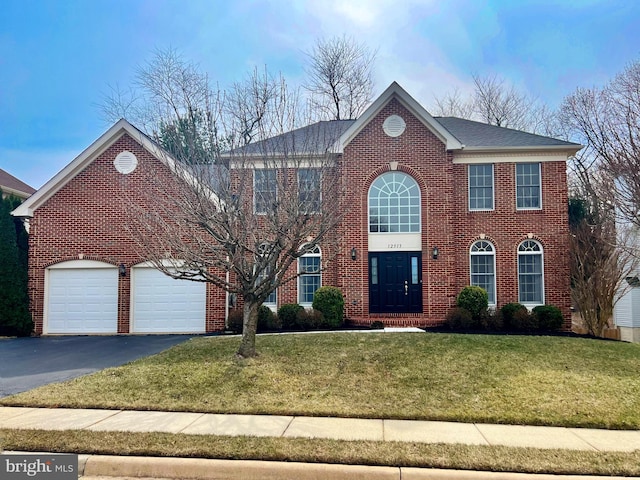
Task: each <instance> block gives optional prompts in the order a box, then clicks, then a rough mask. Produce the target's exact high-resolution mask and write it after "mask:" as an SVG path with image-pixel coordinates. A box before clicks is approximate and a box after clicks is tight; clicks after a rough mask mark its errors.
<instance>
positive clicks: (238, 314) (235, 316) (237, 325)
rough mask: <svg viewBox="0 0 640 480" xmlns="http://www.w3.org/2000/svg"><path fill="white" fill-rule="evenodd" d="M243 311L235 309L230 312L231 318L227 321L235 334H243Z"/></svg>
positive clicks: (228, 326)
mask: <svg viewBox="0 0 640 480" xmlns="http://www.w3.org/2000/svg"><path fill="white" fill-rule="evenodd" d="M242 321H243V314H242V310H240V309H237V308H236V309H235V310H231V311H230V312H229V318H228V319H227V328H228V329H229V330H231V331H232V332H233V333H242Z"/></svg>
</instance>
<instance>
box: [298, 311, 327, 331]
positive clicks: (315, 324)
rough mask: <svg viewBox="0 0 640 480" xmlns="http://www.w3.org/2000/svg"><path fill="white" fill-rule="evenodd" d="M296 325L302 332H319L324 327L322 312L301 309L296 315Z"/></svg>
mask: <svg viewBox="0 0 640 480" xmlns="http://www.w3.org/2000/svg"><path fill="white" fill-rule="evenodd" d="M296 323H297V324H298V327H299V328H301V329H302V330H319V329H321V328H323V327H325V326H326V322H325V319H324V316H323V315H322V312H320V311H318V310H314V309H307V308H303V309H302V310H300V311H299V312H298V314H297V315H296Z"/></svg>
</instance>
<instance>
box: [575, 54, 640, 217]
mask: <svg viewBox="0 0 640 480" xmlns="http://www.w3.org/2000/svg"><path fill="white" fill-rule="evenodd" d="M562 113H563V119H564V121H565V122H566V124H567V125H568V126H569V127H570V128H571V129H572V130H573V132H575V134H577V135H580V138H581V139H582V141H583V143H585V145H586V147H587V148H586V150H585V156H586V159H587V160H585V163H587V162H588V166H589V168H590V169H594V168H595V169H600V170H601V171H602V172H604V174H605V175H606V176H607V177H608V178H609V179H610V180H611V188H612V190H614V191H613V192H611V193H612V194H614V195H611V194H610V195H609V196H610V197H612V198H613V199H615V202H616V207H617V211H618V212H619V213H620V214H621V215H622V217H623V218H624V219H625V220H626V221H627V222H629V223H631V224H635V225H636V226H638V227H640V216H639V215H638V213H639V212H640V61H636V62H634V63H632V64H630V65H629V66H628V67H627V68H625V69H624V70H623V71H622V72H621V73H620V74H618V75H617V76H616V77H615V78H614V79H613V80H612V81H611V82H609V83H608V84H607V85H605V86H604V87H602V88H591V89H587V88H580V89H577V90H576V91H575V92H574V93H573V94H572V95H570V96H569V97H567V98H566V99H565V101H564V104H563V106H562Z"/></svg>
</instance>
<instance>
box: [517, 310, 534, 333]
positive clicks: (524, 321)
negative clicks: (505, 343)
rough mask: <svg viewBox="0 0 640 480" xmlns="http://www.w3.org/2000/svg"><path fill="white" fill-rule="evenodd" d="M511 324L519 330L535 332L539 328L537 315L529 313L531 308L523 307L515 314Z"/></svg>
mask: <svg viewBox="0 0 640 480" xmlns="http://www.w3.org/2000/svg"><path fill="white" fill-rule="evenodd" d="M511 326H512V328H513V329H514V330H517V331H519V332H535V331H536V330H538V320H537V319H536V317H535V315H531V313H529V310H527V309H526V308H522V309H520V310H516V312H515V313H514V314H513V317H512V318H511Z"/></svg>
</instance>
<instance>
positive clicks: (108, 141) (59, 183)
mask: <svg viewBox="0 0 640 480" xmlns="http://www.w3.org/2000/svg"><path fill="white" fill-rule="evenodd" d="M125 134H128V135H129V136H130V137H131V138H132V139H134V140H135V141H136V142H138V143H139V144H140V145H141V146H142V147H143V148H145V149H146V150H148V151H149V152H150V153H151V154H153V155H154V156H155V157H156V158H157V159H158V160H159V161H161V162H162V163H164V164H165V165H166V166H167V167H169V168H170V169H171V171H173V172H175V171H176V169H177V168H178V167H177V163H176V160H175V159H174V158H173V157H171V155H169V153H167V152H166V151H165V150H164V149H162V148H161V147H160V146H159V145H158V144H157V143H155V142H154V141H153V140H151V138H149V137H148V136H147V135H145V134H144V133H143V132H141V131H140V130H138V129H137V128H136V127H134V126H133V125H131V124H130V123H129V122H127V121H126V120H125V119H120V120H118V121H117V122H116V123H115V124H114V125H113V126H112V127H111V128H110V129H109V130H107V131H106V132H105V133H103V134H102V135H101V136H100V137H99V138H98V139H97V140H96V141H95V142H93V143H92V144H91V145H90V146H89V147H88V148H86V149H85V150H84V151H83V152H82V153H81V154H80V155H78V156H77V157H76V158H75V159H74V160H73V161H72V162H71V163H69V164H68V165H67V166H66V167H64V168H63V169H62V170H60V171H59V172H58V173H57V174H56V175H55V176H53V178H51V179H50V180H49V181H48V182H47V183H45V184H44V185H43V186H42V188H40V190H38V191H37V192H36V193H34V194H33V195H32V196H31V197H29V198H28V199H27V200H25V201H24V202H23V203H21V204H20V205H19V206H18V207H17V208H16V209H15V210H14V211H13V212H11V213H12V215H14V216H16V217H32V216H33V212H34V211H35V210H36V209H37V208H38V207H40V206H41V205H42V204H44V203H45V202H46V201H47V200H49V199H50V198H51V197H52V196H53V195H55V194H56V193H57V192H58V191H59V190H60V189H61V188H62V187H64V186H65V185H66V184H67V183H69V182H70V181H71V180H72V179H73V178H75V177H76V176H77V175H78V174H79V173H80V172H82V171H83V170H84V169H85V168H87V167H88V166H89V165H90V164H91V163H92V162H93V161H94V160H95V159H96V158H98V156H100V154H102V153H103V152H104V151H105V150H107V149H108V148H109V147H110V146H111V145H113V144H114V143H115V142H116V141H117V140H118V139H119V138H121V137H122V136H123V135H125Z"/></svg>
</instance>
